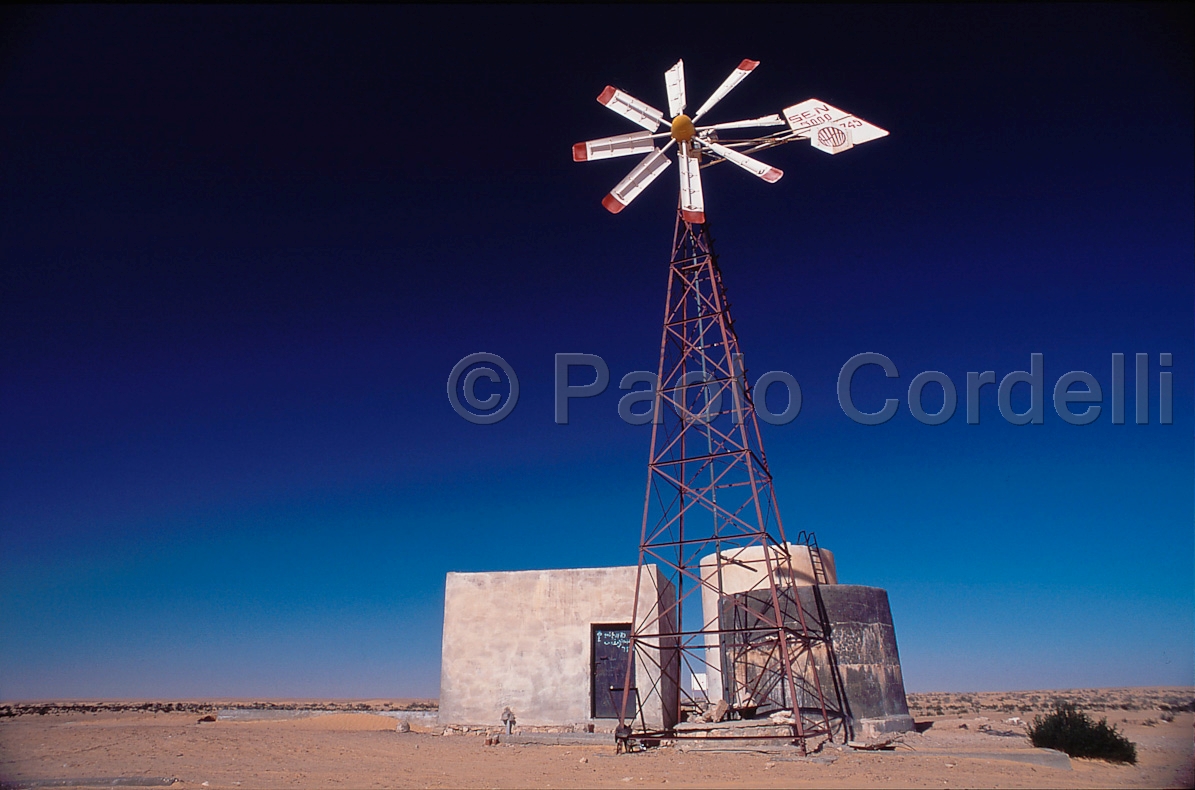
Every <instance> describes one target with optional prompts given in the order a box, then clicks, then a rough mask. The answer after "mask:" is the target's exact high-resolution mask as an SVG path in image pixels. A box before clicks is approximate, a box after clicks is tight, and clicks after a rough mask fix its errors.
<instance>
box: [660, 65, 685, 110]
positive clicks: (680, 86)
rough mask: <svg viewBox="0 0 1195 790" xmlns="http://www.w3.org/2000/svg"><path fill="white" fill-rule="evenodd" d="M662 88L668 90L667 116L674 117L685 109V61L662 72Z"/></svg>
mask: <svg viewBox="0 0 1195 790" xmlns="http://www.w3.org/2000/svg"><path fill="white" fill-rule="evenodd" d="M664 88H665V89H666V90H667V91H668V117H669V118H675V117H676V116H678V115H680V114H681V113H682V112H684V111H685V62H684V61H683V60H678V61H677V62H676V65H675V66H673V67H672V68H670V69H668V71H665V72H664Z"/></svg>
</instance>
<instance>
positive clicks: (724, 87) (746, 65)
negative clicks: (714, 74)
mask: <svg viewBox="0 0 1195 790" xmlns="http://www.w3.org/2000/svg"><path fill="white" fill-rule="evenodd" d="M758 65H759V61H758V60H744V61H743V62H742V63H740V64H739V66H738V68H736V69H735V70H734V71H732V72H730V76H729V77H727V78H726V79H724V80H723V81H722V84H721V85H719V86H718V90H716V91H714V93H713V95H712V96H710V97H709V98H708V99H706V100H705V104H703V105H701V107H700V108H699V109H698V110H697V112H695V113H694V114H693V122H694V123H696V122H697V119H698V118H700V117H701V116H703V115H705V114H706V113H707V112H709V111H710V110H712V109H713V108H714V105H715V104H717V103H718V102H720V101H722V99H723V98H724V97H725V96H726V94H728V93H730V92H731V91H732V90H734V86H735V85H738V84H739V83H740V82H742V81H743V80H745V79H746V78H747V75H748V74H750V73H751V72H752V71H753V70H754V69H755V67H756V66H758Z"/></svg>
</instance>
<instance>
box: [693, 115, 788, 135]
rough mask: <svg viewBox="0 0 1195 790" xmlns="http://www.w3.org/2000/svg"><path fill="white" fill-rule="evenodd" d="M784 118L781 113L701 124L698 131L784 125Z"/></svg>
mask: <svg viewBox="0 0 1195 790" xmlns="http://www.w3.org/2000/svg"><path fill="white" fill-rule="evenodd" d="M783 125H784V119H783V118H781V117H780V116H779V115H765V116H763V117H762V118H751V119H750V120H747V121H731V122H730V123H716V124H714V125H713V126H699V127H697V129H698V131H705V130H706V129H749V128H751V127H753V126H783Z"/></svg>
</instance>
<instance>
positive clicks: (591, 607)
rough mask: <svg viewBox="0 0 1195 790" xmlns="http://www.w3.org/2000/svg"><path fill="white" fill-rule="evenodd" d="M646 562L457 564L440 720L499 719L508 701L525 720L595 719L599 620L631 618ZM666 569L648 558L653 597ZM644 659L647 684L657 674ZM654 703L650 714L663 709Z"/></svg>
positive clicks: (447, 603) (447, 608)
mask: <svg viewBox="0 0 1195 790" xmlns="http://www.w3.org/2000/svg"><path fill="white" fill-rule="evenodd" d="M637 570H638V569H637V568H636V567H635V566H624V567H614V568H577V569H566V570H543V571H514V572H494V573H450V574H448V578H447V580H446V583H445V591H444V642H443V659H442V664H441V672H440V721H441V722H442V723H444V724H486V725H494V726H497V725H499V724H501V721H502V709H503V708H505V707H510V709H511V711H512V712H513V713H514V714H515V717H516V718H517V720H518V723H519V724H524V725H532V726H534V725H568V724H582V723H586V722H589V721H592V720H591V719H590V710H591V708H590V700H591V696H590V695H591V691H590V685H591V683H592V669H591V662H592V656H591V655H590V651H591V645H592V637H591V626H592V625H593V624H595V623H601V624H615V623H626V624H630V623H631V618H632V610H633V604H634V593H635V575H636V572H637ZM656 578H657V575H656V569H655V568H654V567H648V568H647V569H646V573H645V579H644V583H643V585H642V586H643V590H642V591H641V593H640V600H641V601H644V602H645V604H644V605H645V606H650V605H652V604H651V603H647V602H648V601H652V599H653V597H656V592H655V585H656ZM640 663H641V662H637V663H636V673H637V675H636V683H637V685H638V686H639V688H640V689H647V688H649V687H650V686H651V679H650V678H649V677H647V670H646V669H645V668H644V667H643V666H640ZM657 672H658V670H657ZM645 702H646V701H645ZM644 707H645V709H646V710H645V713H646V714H647V715H648V717H649V720H650V719H657V718H658V717H659V715H660V714H659V712H658V711H657V712H654V715H653V712H652V711H651V709H650V708H648V706H647V705H646V704H645V706H644ZM604 723H605V724H610V723H611V722H606V721H604Z"/></svg>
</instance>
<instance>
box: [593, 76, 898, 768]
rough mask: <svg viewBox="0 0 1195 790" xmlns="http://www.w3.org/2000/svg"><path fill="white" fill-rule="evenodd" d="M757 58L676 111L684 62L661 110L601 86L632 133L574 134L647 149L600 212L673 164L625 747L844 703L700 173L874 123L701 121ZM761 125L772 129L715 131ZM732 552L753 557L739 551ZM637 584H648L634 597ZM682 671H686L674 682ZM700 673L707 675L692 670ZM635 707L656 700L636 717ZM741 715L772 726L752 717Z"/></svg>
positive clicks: (802, 737) (806, 734)
mask: <svg viewBox="0 0 1195 790" xmlns="http://www.w3.org/2000/svg"><path fill="white" fill-rule="evenodd" d="M758 65H759V63H758V61H754V60H744V61H742V62H741V63H740V64H739V65H738V67H737V68H736V69H734V71H732V72H731V74H730V76H728V77H727V78H726V79H725V80H724V81H723V82H722V84H721V85H720V86H719V87H718V89H717V90H715V91H714V92H713V94H712V95H711V96H710V97H709V98H708V99H707V100H706V101H705V102H704V103H703V104H702V105H701V106H700V107H699V108H698V109H697V111H696V112H695V113H693V115H692V116H689V115H686V114H685V109H686V106H687V103H686V96H685V73H684V62H683V61H677V63H676V65H674V66H673V67H672V68H670V69H668V71H666V72H665V73H664V85H665V88H666V91H667V96H668V118H666V117H665V115H664V113H662V112H661V111H660V110H658V109H656V108H655V107H652V106H651V105H649V104H647V103H646V102H643V101H640V100H639V99H636V98H635V97H634V96H631V95H630V94H628V93H626V92H625V91H622V90H619V89H618V88H615V87H613V86H607V87H606V89H605V90H603V91H602V93H601V95H599V96H598V102H600V103H601V104H602V105H604V106H606V107H608V108H609V109H611V110H613V111H614V112H616V113H618V114H619V115H621V116H623V117H624V118H627V119H628V120H630V121H633V122H634V123H636V124H638V125H639V126H641V127H642V128H643V130H644V131H638V132H632V133H630V134H622V135H617V136H614V137H604V138H601V139H598V140H590V141H587V142H583V143H577V144H576V145H574V146H573V159H574V160H576V161H579V162H580V161H595V160H600V159H611V158H615V157H623V156H633V155H638V154H646V156H645V157H644V158H643V159H642V160H641V161H640V162H639V163H638V164H637V165H636V166H635V167H634V168H633V169H632V170H631V172H630V173H628V174H627V176H626V178H624V179H623V180H622V181H620V182H619V183H618V184H617V185H616V186H615V187H614V188H613V189H612V190H611V191H610V193H609V194H608V195H606V197H605V199H604V200H603V201H602V205H603V206H605V207H606V209H607V210H608V211H610V212H612V213H615V214H617V213H618V212H620V211H622V210H623V209H624V208H626V207H627V206H628V205H629V204H630V203H631V201H633V200H634V199H635V198H636V197H638V196H639V194H640V193H642V192H643V190H644V189H646V188H647V186H648V185H649V184H651V182H652V181H654V180H655V179H656V178H657V177H659V176H660V174H661V173H663V172H664V171H665V170H667V169H668V167H669V166H670V165H671V163H672V158H671V149H672V148H673V147H674V146H675V147H676V160H677V165H678V168H677V169H678V171H679V174H680V196H679V206H678V210H677V216H676V226H675V232H674V237H673V250H672V260H671V263H670V266H669V279H668V298H667V303H666V308H665V314H664V329H663V337H662V340H661V344H660V359H659V372H658V374H657V378H656V383H655V398H654V403H653V411H652V412H651V413H650V414H651V415H652V416H651V417H649V418H648V419H649V420H650V421H651V423H652V438H651V456H650V460H649V463H648V481H647V493H646V497H645V501H644V508H643V524H642V533H641V540H640V545H639V572H638V574H637V580H636V590H635V598H634V600H635V604H634V614H633V623H632V625H631V634H630V644H629V652H628V657H627V661H626V667H625V671H624V673H623V674H624V682H623V685H622V687H621V688H619V689H616V688H614V687H611V689H610V693H611V695H612V696H614V695H615V694H617V696H618V697H619V699H618V701H617V702H616V706H617V710H618V711H619V726H618V730H617V737H618V739H619V741H620V742H621V743H622V744H623V745H624V746H625V745H626V743H627V742H628V740H629V739H630V737H631V736H632V735H635V736H636V737H637V738H642V739H649V738H652V737H657V736H662V737H674V738H676V737H686V736H689V737H713V736H725V735H726V734H727V733H728V732H734V731H735V730H731V729H728V728H726V727H721V728H719V726H718V724H719V723H718V722H717V721H707V722H705V723H700V722H698V723H695V722H693V721H691V720H692V719H693V718H695V717H697V716H699V715H701V714H702V713H703V711H704V714H705V715H704V718H706V719H708V718H718V717H720V716H722V715H727V716H729V717H731V718H732V719H737V720H739V721H736V722H734V723H735V724H740V723H741V724H743V725H744V726H743V727H738V728H737V731H739V732H740V733H741V732H754V733H756V734H755V735H746V736H743V737H763V735H761V734H760V733H764V734H774V732H775V730H776V729H777V728H780V729H784V728H787V733H788V736H789V737H790V738H791V739H792V742H793V743H795V744H796V745H797V746H798V747H799V748H800V749H801V751H802V752H804V751H805V748H806V741H807V740H808V739H810V738H814V737H824V738H829V739H833V738H835V737H837V736H839V735H841V736H842V740H844V741H845V740H847V739H848V738H849V737H850V732H849V729H850V724H849V722H850V718H849V709H848V701H847V700H846V698H845V696H844V693H843V689H842V683H841V680H840V678H839V677H838V672H837V668H836V663H835V660H834V655H833V650H832V643H831V639H830V633H829V630H828V627H827V625H826V618H825V617H824V607H822V605H821V598H820V593H818V584H821V583H826V582H827V578H826V575H825V571H824V569H823V567H822V563H821V555H820V550H819V549H818V548H817V542H816V538H815V537H814V536H813V533H811V532H810V533H805V532H802V533H800V535H799V536H798V538H797V544H799V545H801V546H803V547H804V548H806V549H808V551H809V563H810V567H811V568H813V569H814V584H813V587H812V591H813V594H812V595H804V594H798V591H797V589H796V587H795V586H794V584H793V583H792V576H791V574H792V570H793V567H794V566H793V564H792V560H793V558H792V555H791V551H790V548H789V546H790V544H789V543H788V542H787V541H786V538H785V533H784V527H783V525H782V524H781V521H780V514H779V509H778V508H777V504H776V496H775V492H774V490H773V486H772V475H771V472H770V471H769V470H768V464H767V458H766V456H765V455H764V452H763V442H762V436H761V434H760V430H759V422H758V418H757V416H756V410H755V406H754V400H753V398H754V393H753V392H752V390H751V388H750V386H749V385H748V382H747V376H746V369H745V368H744V366H743V362H742V360H743V356H742V353H741V351H740V347H739V341H738V335H737V333H736V331H735V328H734V321H733V320H732V318H731V314H730V305H729V303H728V302H727V300H726V290H725V287H724V286H723V283H722V272H721V269H720V267H719V265H718V259H717V257H716V256H715V255H714V252H713V244H712V240H711V238H710V234H709V229H708V225H707V224H706V219H705V198H704V193H703V190H702V180H701V170H703V169H705V168H708V167H710V166H712V165H715V164H719V163H721V162H730V163H732V164H734V165H736V166H738V167H740V168H742V169H743V170H746V171H747V172H749V173H751V174H752V175H754V176H757V177H759V178H761V179H763V180H764V181H767V182H770V183H775V182H776V181H778V180H779V179H780V178H781V177H782V176H783V172H782V171H781V170H779V169H778V168H776V167H773V166H771V165H768V164H766V163H764V162H761V161H759V160H757V159H755V158H754V157H752V156H750V154H753V153H755V152H757V151H761V150H765V149H768V148H772V147H774V146H777V145H782V144H784V143H788V142H792V141H794V140H808V141H809V143H810V144H811V145H812V146H813V147H814V148H817V149H818V150H821V151H824V152H826V153H829V154H837V153H841V152H843V151H846V150H849V149H850V148H852V147H854V146H856V145H859V144H861V143H865V142H869V141H871V140H875V139H877V138H880V137H883V136H885V135H887V134H888V132H886V131H885V130H883V129H880V128H879V127H877V126H874V125H873V124H870V123H868V122H867V121H864V120H861V119H859V118H857V117H855V116H854V115H851V114H850V113H847V112H844V111H842V110H839V109H838V108H836V107H832V106H830V105H829V104H826V103H825V102H822V101H820V100H818V99H808V100H806V101H803V102H801V103H799V104H795V105H792V106H791V107H786V108H785V109H784V110H782V111H781V113H779V114H774V115H766V116H762V117H759V118H751V119H748V120H742V121H732V122H727V123H718V124H712V125H701V124H700V121H701V120H702V119H703V118H704V117H705V115H706V114H707V113H708V112H710V111H711V110H712V109H713V108H714V107H715V106H716V105H717V104H718V102H720V101H721V100H722V99H723V98H725V97H726V95H727V94H729V93H730V92H731V91H732V90H733V89H734V88H735V87H736V86H737V85H738V84H739V83H740V82H742V81H743V80H744V79H745V78H746V77H747V76H748V75H749V74H750V73H751V72H752V71H753V70H754V69H755V68H756V66H758ZM669 119H670V120H669ZM769 127H782V128H779V129H777V130H775V131H770V132H768V133H766V134H762V135H759V134H757V135H756V136H753V137H743V138H739V139H723V137H722V135H723V134H727V133H735V132H738V133H742V131H747V132H748V133H751V132H752V131H758V130H762V129H767V128H769ZM662 128H663V129H664V130H663V131H661V129H662ZM752 552H754V553H752ZM748 556H750V557H752V558H754V560H753V563H746V562H743V561H742V558H745V557H748ZM752 564H754V566H755V567H754V568H752V567H749V566H751V565H752ZM742 567H747V568H748V570H753V571H755V572H756V575H757V577H758V578H756V579H754V580H753V581H752V583H751V584H749V585H746V586H744V585H742V584H738V585H737V586H734V585H731V584H729V583H727V582H726V581H725V580H726V579H727V578H729V577H730V576H731V575H733V574H734V573H736V572H737V573H738V575H739V577H740V578H741V577H742V575H743V574H742V572H741V568H742ZM786 574H787V575H788V577H789V578H788V579H787V580H786V578H785V577H786ZM647 588H651V590H648V589H647ZM645 591H648V592H650V595H646V596H645V595H642V593H644V592H645ZM637 666H638V667H639V669H636V667H637ZM686 670H687V675H685V677H688V678H691V679H692V680H691V681H690V683H689V687H688V688H685V683H684V682H683V681H684V677H682V673H685V672H686ZM699 677H700V678H707V679H708V680H707V681H706V682H705V683H701V682H699V681H698V680H697V678H699ZM715 702H718V703H719V704H717V705H714V704H713V703H715ZM649 709H650V710H652V711H655V713H653V714H652V715H653V717H654V718H652V719H651V720H649V719H648V717H647V714H646V713H645V711H647V710H649ZM710 711H714V712H715V714H714V715H713V716H711V715H710ZM718 711H720V713H719V712H718ZM769 714H771V716H770V717H769ZM686 719H690V721H686ZM749 719H755V721H756V722H762V723H763V724H764V725H767V726H769V727H771V729H770V730H764V729H755V730H752V729H751V727H750V726H748V725H750V724H752V723H753V722H750V721H748V720H749Z"/></svg>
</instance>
